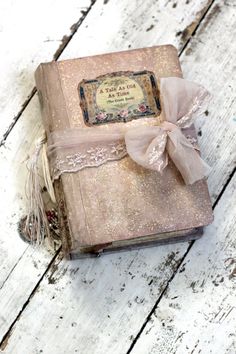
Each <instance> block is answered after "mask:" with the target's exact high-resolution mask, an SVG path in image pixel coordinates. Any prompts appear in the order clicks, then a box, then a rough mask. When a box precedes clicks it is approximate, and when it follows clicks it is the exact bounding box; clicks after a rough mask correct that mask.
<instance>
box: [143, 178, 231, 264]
mask: <svg viewBox="0 0 236 354" xmlns="http://www.w3.org/2000/svg"><path fill="white" fill-rule="evenodd" d="M224 178H225V176H224ZM144 253H145V252H144ZM149 271H150V270H149Z"/></svg>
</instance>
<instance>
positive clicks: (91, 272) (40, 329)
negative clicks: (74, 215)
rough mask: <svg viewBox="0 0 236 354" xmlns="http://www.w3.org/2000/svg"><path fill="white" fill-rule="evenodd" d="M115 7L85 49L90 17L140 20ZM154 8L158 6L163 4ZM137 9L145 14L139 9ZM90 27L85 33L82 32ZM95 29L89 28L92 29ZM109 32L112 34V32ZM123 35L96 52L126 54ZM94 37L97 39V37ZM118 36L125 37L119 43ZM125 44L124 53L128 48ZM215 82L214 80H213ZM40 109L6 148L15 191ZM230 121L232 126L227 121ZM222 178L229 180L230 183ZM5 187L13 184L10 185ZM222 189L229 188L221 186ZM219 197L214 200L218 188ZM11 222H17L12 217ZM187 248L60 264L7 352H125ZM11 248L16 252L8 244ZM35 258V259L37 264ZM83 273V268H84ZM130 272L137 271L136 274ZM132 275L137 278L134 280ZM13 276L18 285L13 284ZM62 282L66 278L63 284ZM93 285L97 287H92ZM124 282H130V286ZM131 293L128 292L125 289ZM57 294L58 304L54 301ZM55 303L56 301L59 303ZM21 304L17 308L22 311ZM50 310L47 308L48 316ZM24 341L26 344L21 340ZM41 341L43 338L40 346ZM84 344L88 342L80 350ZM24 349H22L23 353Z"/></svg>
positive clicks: (10, 307) (9, 308)
mask: <svg viewBox="0 0 236 354" xmlns="http://www.w3.org/2000/svg"><path fill="white" fill-rule="evenodd" d="M111 3H112V2H108V4H107V5H106V6H103V2H102V1H98V2H97V3H96V4H95V5H94V7H93V9H92V11H91V13H90V14H89V15H88V17H87V18H86V20H85V21H84V23H83V25H82V26H81V28H80V30H81V36H83V38H84V36H86V35H87V36H88V37H87V41H86V40H85V39H83V40H84V42H83V43H84V44H83V45H84V46H88V45H87V44H86V43H89V46H90V45H92V44H94V48H95V44H96V38H98V37H95V35H96V34H97V32H96V30H95V27H94V17H92V19H93V21H91V17H90V16H95V15H94V14H96V16H95V18H96V19H97V20H96V23H97V22H99V23H98V26H97V27H96V29H97V30H98V31H99V28H100V26H102V21H101V19H100V18H99V16H98V15H99V14H100V12H101V11H103V15H102V16H104V17H103V19H104V21H106V20H109V21H110V23H113V22H115V21H116V18H120V17H121V15H122V16H123V19H124V23H125V19H126V20H127V21H128V19H130V17H132V18H133V16H136V13H135V11H134V8H132V9H130V7H129V6H131V5H130V2H128V3H127V2H124V1H122V4H123V7H122V8H120V7H119V6H120V3H121V2H118V1H117V2H113V6H114V4H116V7H112V6H111V5H109V4H111ZM196 3H198V4H201V6H202V8H204V6H206V3H207V2H205V4H204V6H203V5H202V2H194V4H193V5H190V4H186V3H184V2H181V3H178V6H179V10H178V11H180V10H181V11H183V12H185V13H186V15H185V19H184V21H185V25H186V23H187V28H189V25H190V24H191V23H193V24H194V25H196V24H195V22H194V19H196V18H197V17H198V16H199V11H200V10H201V8H198V9H197V11H196V12H195V16H192V12H191V11H189V14H188V12H187V10H186V11H184V8H185V6H188V9H191V8H190V6H196ZM161 4H162V3H161ZM170 4H171V8H168V10H169V11H170V10H171V11H174V9H176V8H173V7H172V6H173V3H171V2H170V3H168V4H167V6H169V7H170ZM125 5H126V6H125ZM155 5H156V6H159V5H157V4H155ZM108 6H110V7H108ZM150 6H151V2H145V4H142V9H143V10H142V11H143V13H146V12H148V11H149V8H150ZM180 6H182V7H180ZM124 7H126V9H127V8H128V9H130V10H129V11H131V10H132V12H128V13H127V12H126V10H125V13H124ZM163 9H164V7H163ZM172 9H173V10H172ZM138 11H141V10H140V9H139V10H138ZM165 13H168V12H167V11H166V12H165V11H162V12H161V14H159V15H158V18H160V17H163V16H164V15H165ZM168 14H169V13H168ZM188 15H190V17H188ZM102 16H101V17H102ZM159 16H160V17H159ZM178 16H179V17H178V18H179V22H180V25H178V27H176V28H175V31H176V30H177V32H179V31H180V30H182V29H183V28H184V27H182V22H181V20H182V16H180V15H178ZM141 18H143V22H142V23H140V27H138V29H132V31H130V32H129V36H132V37H131V38H134V37H133V36H135V34H134V32H135V31H138V33H136V34H137V40H138V36H139V38H140V33H141V32H142V30H141V29H145V26H146V23H145V21H144V17H142V16H141ZM186 18H187V19H186ZM167 20H168V17H167ZM167 20H166V21H167ZM214 20H215V19H214V18H213V19H212V21H214ZM87 21H88V22H87ZM90 21H91V22H90ZM163 21H164V20H163ZM88 24H89V27H90V26H93V32H94V33H92V32H86V30H85V29H86V25H88ZM121 25H122V24H120V26H121ZM218 25H219V22H218ZM83 26H84V27H85V28H83ZM142 26H143V27H142ZM192 26H193V25H192ZM202 26H203V25H202ZM89 27H87V31H88V28H89ZM110 27H111V30H112V28H113V26H110ZM170 27H171V26H170ZM140 28H141V29H140ZM191 28H192V27H191ZM203 28H204V27H203ZM154 29H155V31H156V32H155V33H156V35H155V36H154V35H153V38H155V41H154V40H153V42H150V43H148V38H149V37H148V36H149V35H150V32H151V31H154ZM80 30H79V31H80ZM116 31H117V29H116V27H115V26H114V32H113V38H114V43H112V40H111V39H110V32H105V34H104V35H103V37H102V39H101V41H100V50H99V46H97V51H99V52H103V51H108V50H118V49H126V48H127V46H128V41H127V42H125V41H124V39H122V34H121V33H120V34H119V37H118V36H117V34H116ZM167 32H168V31H167ZM183 32H184V31H183ZM186 32H187V31H185V34H186ZM79 33H80V32H78V36H76V37H74V38H73V41H74V40H75V41H80V40H81V39H80V38H81V37H80V35H79ZM175 33H176V32H174V31H173V33H171V32H170V34H169V37H168V38H169V39H168V38H166V42H174V41H175V40H177V41H178V43H177V45H178V48H181V47H182V39H181V37H180V36H177V37H176V36H175ZM92 35H93V39H92V38H91V37H90V36H92ZM106 35H107V37H106ZM161 35H162V33H161ZM146 36H147V37H145V36H144V37H142V41H141V42H140V45H138V46H145V45H146V44H157V43H158V42H161V38H162V37H159V31H158V28H156V26H155V27H154V28H153V29H152V30H149V31H148V32H146ZM127 37H128V35H127ZM106 38H108V39H107V41H108V42H106ZM117 38H119V41H118V40H117ZM176 38H177V39H176ZM109 40H110V42H109ZM73 41H72V42H71V43H70V45H69V46H68V48H67V50H66V51H65V52H66V54H64V55H63V57H69V56H78V55H80V53H81V52H80V50H79V49H80V46H81V44H82V43H81V42H78V43H80V44H79V46H78V45H76V44H75V46H74V45H73ZM89 41H90V42H89ZM133 41H134V40H133ZM107 43H110V44H107ZM71 45H73V47H71V48H72V49H71V52H70V46H71ZM123 45H124V47H122V46H123ZM89 46H88V47H89ZM76 47H77V49H76ZM88 47H87V48H88ZM108 47H109V49H108ZM76 50H77V51H76ZM85 54H91V52H89V49H88V52H83V54H81V55H85ZM212 67H213V66H212ZM212 70H213V69H212ZM206 73H208V70H207V69H206V72H204V73H203V75H206ZM208 78H210V75H209V74H208ZM206 83H208V81H206ZM206 86H207V85H206ZM220 97H222V93H221V92H219V96H218V98H220ZM229 99H230V96H229ZM231 102H232V101H231ZM220 109H221V112H222V109H223V108H222V107H220ZM37 110H38V104H37V102H35V101H34V100H33V101H32V103H31V104H30V105H29V107H28V109H27V110H26V111H25V112H24V114H23V116H22V119H21V120H20V121H19V122H18V123H17V125H16V127H15V128H14V130H13V132H12V133H11V135H10V136H9V139H8V141H7V144H6V147H5V149H4V150H3V149H2V154H3V157H2V160H4V159H5V160H6V166H5V168H6V169H7V168H9V166H10V164H12V160H14V161H15V162H14V165H15V166H12V170H11V169H10V170H11V171H12V172H11V174H10V178H8V179H9V180H8V183H9V185H10V184H12V181H14V179H15V175H16V172H15V171H19V172H18V183H19V184H20V185H21V186H22V185H23V177H24V172H23V171H22V169H21V166H22V165H21V164H20V163H19V161H18V160H19V156H21V157H22V160H23V159H24V158H25V157H26V155H27V152H28V149H29V147H30V146H32V141H33V139H34V135H37V131H38V129H39V127H37V126H36V122H37V121H38V118H39V115H38V113H37ZM225 123H227V120H226V121H225ZM24 131H28V134H26V135H24V136H21V134H22V132H24ZM30 131H32V132H33V134H29V132H30ZM222 135H223V134H222ZM203 138H204V135H203ZM221 141H223V139H221ZM219 145H220V144H219ZM18 150H19V151H18ZM17 151H18V152H17ZM219 151H220V147H219ZM231 153H232V150H230V147H229V149H228V150H227V152H226V156H230V154H231ZM204 154H205V156H206V157H207V158H209V157H208V156H209V155H207V151H206V153H204ZM231 171H232V163H230V164H229V165H228V166H223V168H222V170H221V172H220V173H221V175H220V177H221V181H224V180H225V176H226V175H228V174H229V173H230V172H231ZM214 173H216V172H214ZM222 176H224V178H223V177H222ZM2 181H6V178H5V175H4V177H3V178H2ZM4 183H5V185H6V182H4ZM14 183H15V182H14ZM220 187H222V184H221V185H220ZM8 189H9V187H7V186H6V190H5V194H3V196H2V198H4V196H6V195H7V193H8ZM218 190H219V189H218ZM16 193H19V186H16V188H15V192H14V193H13V195H12V198H11V199H10V201H11V203H12V205H11V207H12V209H11V210H12V211H13V213H14V212H16V210H17V208H18V205H19V204H18V203H19V199H20V198H23V193H22V194H21V195H17V194H16ZM212 193H213V194H214V190H213V192H212ZM216 196H217V192H216V193H215V196H214V199H215V197H216ZM22 205H23V206H24V199H23V200H22ZM3 209H4V207H3ZM6 214H7V213H6ZM19 214H20V213H18V214H17V216H19ZM16 219H17V218H16ZM9 222H11V219H10V220H9ZM14 227H15V225H13V226H12V227H10V228H9V229H7V231H8V234H11V233H12V232H11V230H12V229H14ZM186 248H187V245H186V244H182V245H175V246H165V247H160V248H158V249H157V248H156V249H149V250H141V251H138V252H135V251H134V252H131V253H122V254H117V255H111V256H106V257H104V258H102V259H96V260H91V259H89V260H81V261H76V262H73V263H67V262H65V261H63V262H61V263H59V265H58V266H54V267H52V268H51V270H50V272H51V273H50V274H52V273H53V272H54V271H55V273H54V274H53V275H51V278H50V274H49V284H48V283H47V282H48V278H47V279H45V280H44V282H43V284H42V286H41V287H40V288H39V291H38V292H37V293H35V295H34V297H33V298H32V299H31V301H30V302H29V304H28V306H27V308H26V310H25V311H24V312H23V314H22V315H21V317H20V319H19V321H18V322H17V323H16V326H15V327H13V331H12V336H11V337H10V338H8V345H7V341H6V342H5V343H4V346H6V352H9V353H10V352H11V353H13V352H14V350H16V349H13V348H17V351H18V352H27V348H30V350H31V352H30V353H37V352H38V351H39V350H40V349H42V350H43V352H44V353H58V347H56V349H57V350H56V349H55V345H56V344H57V343H58V342H59V340H61V339H62V338H66V339H65V341H64V342H63V343H61V347H60V353H63V352H66V353H68V352H70V350H71V352H73V350H74V351H75V350H76V349H78V348H80V350H79V349H78V352H83V353H91V352H94V353H104V352H107V353H109V352H110V353H114V352H115V353H124V352H125V351H126V350H127V349H128V348H129V346H130V344H131V343H132V339H133V337H132V336H134V335H136V333H137V332H138V330H139V328H140V326H141V325H142V323H143V320H144V318H145V317H146V316H147V314H148V313H149V311H150V310H151V308H152V306H153V305H154V303H155V301H156V298H157V297H158V296H159V294H160V293H161V291H162V289H163V288H164V285H165V284H166V282H167V281H168V279H169V278H170V276H171V274H172V273H173V272H174V270H175V269H176V267H177V265H178V261H179V260H180V258H181V257H182V255H183V254H184V252H185V250H186ZM6 249H7V250H8V252H9V248H8V246H7V244H6ZM27 251H28V249H27ZM20 255H21V252H19V253H18V257H20ZM14 257H15V262H16V263H17V261H18V258H17V255H14ZM14 257H13V258H14ZM24 257H25V256H24V255H23V257H22V259H21V260H20V261H19V262H18V264H17V265H16V267H15V269H14V270H13V272H12V274H11V275H10V277H9V279H8V280H7V282H6V283H5V284H4V287H3V288H2V291H4V298H6V297H7V296H10V297H11V301H10V304H9V303H7V301H5V302H4V304H3V306H1V305H0V306H1V308H0V313H1V315H2V319H3V320H4V321H5V323H3V332H4V331H6V330H7V328H8V327H9V324H10V323H11V322H12V317H10V320H8V317H9V314H11V316H13V315H15V316H16V315H17V313H18V309H19V307H20V306H22V305H23V296H24V295H25V297H26V298H27V296H28V294H29V291H28V289H29V287H28V284H27V281H26V280H25V278H23V277H22V269H23V268H22V267H21V262H24ZM32 260H34V258H33V259H32ZM12 264H13V263H12ZM6 267H7V265H6ZM45 267H46V263H45ZM78 267H79V268H80V269H78V270H77V268H78ZM130 267H131V269H132V271H130ZM57 268H58V269H57ZM67 268H68V269H67ZM9 269H11V267H9ZM66 269H67V271H66ZM31 270H32V267H31V265H29V266H28V267H27V268H26V272H27V273H28V274H30V273H31ZM76 270H77V271H76ZM129 271H130V272H131V274H129ZM64 272H65V274H64ZM73 272H76V275H75V274H73ZM60 275H61V277H60ZM133 275H135V277H133ZM13 276H14V279H13V278H12V277H13ZM58 277H59V278H60V279H58V280H57V278H58ZM132 277H133V278H132ZM55 278H56V280H55ZM16 279H17V280H16ZM22 279H24V282H22ZM50 279H51V280H50ZM93 279H94V281H92V280H93ZM147 279H148V280H147ZM152 280H153V282H152ZM33 281H35V283H36V282H37V279H35V278H34V275H33V277H32V278H31V279H30V282H31V283H32V282H33ZM91 281H92V282H91ZM15 282H18V283H20V284H22V288H21V296H20V299H19V298H18V297H17V296H16V294H14V295H13V296H12V291H11V289H12V288H14V283H15ZM55 282H56V283H55ZM70 282H71V283H70ZM86 282H87V283H86ZM31 283H30V284H31ZM53 283H55V284H53ZM112 283H113V284H114V285H113V284H112ZM148 283H151V284H150V286H148ZM66 284H67V285H66ZM123 284H125V286H124V285H123ZM112 286H113V289H112ZM124 287H125V289H123V288H124ZM50 294H51V296H50ZM152 294H153V295H152ZM77 295H78V297H77ZM0 296H1V293H0ZM53 296H54V297H55V298H53ZM136 296H137V298H136ZM143 298H144V299H145V300H144V301H142V299H143ZM55 299H56V301H55V302H53V301H54V300H55ZM17 302H18V307H17V308H16V303H17ZM39 305H40V306H39ZM36 308H37V310H38V311H39V312H37V316H32V314H34V313H35V312H34V311H36ZM44 308H46V310H45V312H44ZM50 309H53V311H52V312H51V310H50ZM60 312H62V314H60ZM12 313H13V315H12ZM49 314H51V316H49ZM108 315H109V316H110V317H111V318H112V321H111V323H109V320H110V318H109V317H108ZM60 316H63V318H60ZM35 317H36V318H37V319H38V320H37V321H35ZM70 319H73V324H71V327H70V328H68V323H70V322H69V320H70ZM71 323H72V322H71ZM57 326H58V328H57ZM65 330H66V334H67V335H66V336H65V335H64V333H65ZM20 336H21V341H20V343H19V341H18V339H19V337H20ZM90 337H91V339H90ZM35 338H36V339H35ZM37 338H39V339H38V340H37ZM50 338H53V340H54V343H53V342H52V341H50ZM84 338H85V339H84ZM17 341H18V342H17ZM70 341H71V343H72V344H71V347H69V345H70ZM79 343H81V346H80V347H79ZM19 345H21V347H20V346H19ZM68 348H69V349H70V350H69V349H68ZM81 348H83V351H81V350H82V349H81Z"/></svg>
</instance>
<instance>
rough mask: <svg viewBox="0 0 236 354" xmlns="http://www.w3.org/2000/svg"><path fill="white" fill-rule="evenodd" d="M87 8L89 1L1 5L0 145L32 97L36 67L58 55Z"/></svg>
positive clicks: (45, 0)
mask: <svg viewBox="0 0 236 354" xmlns="http://www.w3.org/2000/svg"><path fill="white" fill-rule="evenodd" d="M90 7H91V1H90V0H80V1H77V0H71V1H70V4H68V1H65V0H50V1H49V0H41V1H30V0H21V1H17V0H11V1H8V0H2V1H1V2H0V42H1V65H0V77H1V80H0V122H1V124H0V141H1V140H2V139H3V140H4V138H5V136H6V134H8V133H9V130H10V129H11V128H12V125H13V124H14V123H15V121H16V120H17V119H18V117H19V115H20V114H21V111H22V110H23V109H24V107H25V105H26V104H27V102H28V99H29V98H30V97H31V95H32V90H33V87H34V85H35V84H34V70H35V69H36V67H37V65H38V64H39V63H40V62H43V61H49V60H52V59H53V57H57V56H58V55H59V54H60V51H61V50H62V48H63V47H64V46H65V45H66V44H67V43H68V42H69V40H70V38H71V36H72V35H73V34H74V32H75V31H76V30H77V28H78V26H79V24H80V22H81V21H82V20H83V18H84V16H85V15H86V13H87V12H88V11H89V10H90Z"/></svg>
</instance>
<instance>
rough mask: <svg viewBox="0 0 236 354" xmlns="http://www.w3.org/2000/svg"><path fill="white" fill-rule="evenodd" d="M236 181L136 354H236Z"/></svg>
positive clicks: (171, 285) (181, 272)
mask: <svg viewBox="0 0 236 354" xmlns="http://www.w3.org/2000/svg"><path fill="white" fill-rule="evenodd" d="M235 199H236V175H234V177H233V179H232V181H231V182H230V184H229V186H228V188H227V190H226V191H225V193H224V195H223V197H222V198H221V200H220V202H219V204H218V205H217V207H216V209H215V222H214V224H212V225H211V226H209V227H208V228H207V233H206V237H204V238H202V239H200V240H199V241H197V242H195V243H194V245H193V247H192V249H191V250H190V252H189V253H188V255H187V257H186V258H185V260H184V263H183V264H182V266H181V268H180V269H179V271H178V274H177V275H176V276H175V277H174V279H173V281H172V282H171V284H170V286H169V288H168V289H167V291H166V292H165V295H164V296H163V297H162V299H161V302H160V303H159V305H158V307H157V309H156V310H155V312H154V313H153V315H152V317H151V318H150V320H149V322H148V324H147V326H146V327H145V329H144V331H143V332H142V335H141V337H140V338H139V339H138V341H137V342H136V345H135V346H134V348H133V350H132V354H144V353H147V354H154V353H155V354H156V353H162V354H170V353H176V354H182V353H204V354H207V353H213V354H218V353H227V354H235V353H236V332H235V328H236V301H235V291H236V238H235V234H236V219H235V215H236V204H235Z"/></svg>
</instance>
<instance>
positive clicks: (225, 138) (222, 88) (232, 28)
mask: <svg viewBox="0 0 236 354" xmlns="http://www.w3.org/2000/svg"><path fill="white" fill-rule="evenodd" d="M235 17H236V8H235V1H234V0H227V2H225V4H224V3H222V1H221V0H218V1H216V2H215V3H214V5H213V6H212V8H211V10H210V12H209V14H208V15H207V16H206V18H205V19H204V21H203V23H202V24H201V26H200V28H199V30H198V31H197V34H196V35H195V36H194V37H193V38H192V39H191V42H190V45H188V46H187V48H186V50H185V51H184V53H183V55H182V56H181V65H182V68H183V73H184V76H185V77H186V78H187V79H189V80H195V81H197V82H199V83H202V85H204V86H205V87H207V89H208V90H209V91H210V93H211V95H212V98H211V101H210V104H209V106H208V108H207V111H206V114H205V115H203V117H202V118H199V119H197V121H196V127H197V129H198V132H199V134H200V136H199V143H200V146H201V151H202V155H203V158H206V160H207V162H208V163H209V165H210V166H212V171H211V174H210V176H209V180H208V181H209V182H208V184H209V189H210V193H211V195H212V197H213V200H215V199H216V197H217V196H218V195H219V193H220V191H221V189H222V186H223V185H224V184H225V182H226V181H227V179H228V177H229V175H230V173H231V171H232V170H233V167H235V166H236V148H235V136H236V86H235V57H236V43H235V38H236V19H235ZM229 166H231V167H230V168H229Z"/></svg>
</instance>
